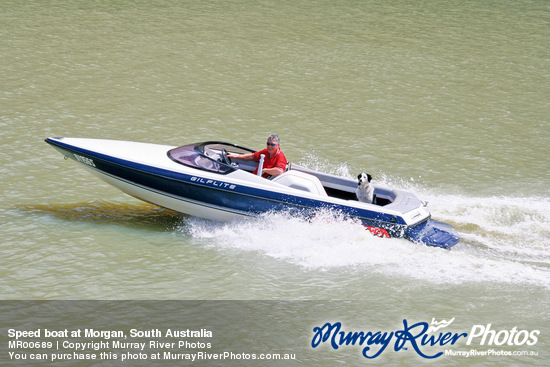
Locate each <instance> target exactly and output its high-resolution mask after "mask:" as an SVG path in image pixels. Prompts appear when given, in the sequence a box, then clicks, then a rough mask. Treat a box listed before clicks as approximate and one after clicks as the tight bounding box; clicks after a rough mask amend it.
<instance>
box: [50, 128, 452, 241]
mask: <svg viewBox="0 0 550 367" xmlns="http://www.w3.org/2000/svg"><path fill="white" fill-rule="evenodd" d="M46 142H47V143H48V144H50V145H52V146H53V147H54V148H55V149H57V150H58V151H59V152H60V153H61V154H63V155H64V156H65V158H70V159H72V160H74V161H76V162H77V163H79V164H81V165H82V166H83V167H85V168H86V169H88V170H89V171H90V172H91V173H93V174H94V175H96V176H98V177H99V178H100V179H102V180H103V181H105V182H107V183H109V184H111V185H113V186H115V187H117V188H119V189H120V190H122V191H123V192H125V193H127V194H129V195H131V196H134V197H136V198H138V199H141V200H143V201H146V202H150V203H153V204H155V205H158V206H161V207H165V208H169V209H172V210H175V211H178V212H181V213H184V214H188V215H191V216H196V217H201V218H205V219H209V220H214V221H220V222H231V221H233V220H235V219H237V218H242V217H250V216H259V215H262V214H264V213H269V212H275V211H288V212H290V213H292V214H297V215H305V216H312V217H314V216H315V213H317V212H319V211H322V210H330V211H335V212H337V213H341V214H343V215H344V216H345V217H347V218H351V219H352V220H355V221H357V222H358V223H360V224H362V225H363V226H365V227H366V229H367V230H369V231H370V232H372V233H373V234H374V235H376V236H379V237H388V238H389V237H400V238H406V239H408V240H411V241H413V242H417V243H422V244H425V245H428V246H436V247H442V248H445V249H449V248H451V247H452V246H454V245H455V244H456V243H458V242H459V239H460V238H459V236H458V234H457V232H456V231H455V230H454V229H453V227H452V226H450V225H449V224H446V223H442V222H439V221H436V220H434V219H432V218H431V215H430V213H429V212H428V210H427V208H426V205H425V203H423V202H421V201H420V200H419V199H418V198H417V197H416V196H415V195H414V194H413V193H410V192H407V191H402V190H396V189H391V188H387V187H383V186H381V185H373V186H374V201H373V203H365V202H360V201H358V200H357V198H356V195H355V189H356V188H357V180H352V179H349V178H345V177H339V176H335V175H331V174H326V173H322V172H317V171H314V170H311V169H308V168H305V167H301V166H298V165H295V164H289V165H288V166H287V169H286V171H285V172H284V173H283V174H281V175H278V176H274V177H270V178H267V179H266V178H263V177H262V176H261V174H262V172H261V169H259V172H258V174H253V171H254V170H255V169H256V168H257V167H258V163H256V162H253V161H242V160H234V161H233V162H232V161H231V159H230V158H229V157H228V154H227V153H228V152H231V153H237V154H244V153H250V152H254V150H252V149H249V148H245V147H242V146H238V145H235V144H232V143H226V142H221V141H207V142H200V143H195V144H188V145H184V146H180V147H174V146H168V145H160V144H150V143H140V142H131V141H120V140H105V139H84V138H67V137H62V138H56V137H50V138H47V139H46Z"/></svg>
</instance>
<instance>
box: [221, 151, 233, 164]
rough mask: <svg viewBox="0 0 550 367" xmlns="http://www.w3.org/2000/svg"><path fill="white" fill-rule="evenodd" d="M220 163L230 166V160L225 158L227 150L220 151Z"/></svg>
mask: <svg viewBox="0 0 550 367" xmlns="http://www.w3.org/2000/svg"><path fill="white" fill-rule="evenodd" d="M221 162H222V163H225V164H228V165H231V158H229V157H228V156H227V150H225V148H224V149H222V156H221Z"/></svg>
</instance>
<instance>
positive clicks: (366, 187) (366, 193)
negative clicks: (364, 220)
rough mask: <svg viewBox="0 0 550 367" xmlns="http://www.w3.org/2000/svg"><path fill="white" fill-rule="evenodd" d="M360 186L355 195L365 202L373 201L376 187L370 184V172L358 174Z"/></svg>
mask: <svg viewBox="0 0 550 367" xmlns="http://www.w3.org/2000/svg"><path fill="white" fill-rule="evenodd" d="M357 179H358V180H359V182H358V187H357V189H355V195H357V200H359V201H361V202H363V203H372V201H373V200H374V187H372V185H371V184H370V181H371V180H372V176H371V175H369V174H368V173H361V174H360V175H359V176H357Z"/></svg>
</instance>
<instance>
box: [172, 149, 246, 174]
mask: <svg viewBox="0 0 550 367" xmlns="http://www.w3.org/2000/svg"><path fill="white" fill-rule="evenodd" d="M222 149H226V150H228V151H230V152H239V153H241V152H244V151H248V149H247V148H242V147H237V146H234V145H232V144H228V143H218V142H207V143H199V144H189V145H184V146H182V147H179V148H174V149H171V150H169V151H168V157H170V159H172V160H173V161H175V162H177V163H181V164H184V165H186V166H189V167H193V168H198V169H201V170H205V171H210V172H215V173H220V174H227V173H229V172H232V171H234V170H235V169H237V167H235V166H232V165H229V164H226V163H223V162H222Z"/></svg>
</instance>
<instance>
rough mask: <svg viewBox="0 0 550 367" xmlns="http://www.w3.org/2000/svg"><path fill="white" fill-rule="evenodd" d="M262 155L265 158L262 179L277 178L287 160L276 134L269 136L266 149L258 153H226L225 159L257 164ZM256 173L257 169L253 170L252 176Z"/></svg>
mask: <svg viewBox="0 0 550 367" xmlns="http://www.w3.org/2000/svg"><path fill="white" fill-rule="evenodd" d="M262 154H263V155H264V156H265V158H264V164H263V169H262V177H264V178H267V177H269V176H278V175H280V174H282V173H283V172H284V171H285V169H286V165H287V160H286V157H285V155H284V153H283V151H282V150H281V146H280V140H279V135H277V134H271V135H269V137H268V138H267V148H264V149H262V150H260V151H259V152H254V153H246V154H235V153H227V157H228V158H235V159H242V160H244V161H252V160H253V161H254V162H259V161H260V156H261V155H262ZM256 173H258V168H256V170H254V174H256Z"/></svg>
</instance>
